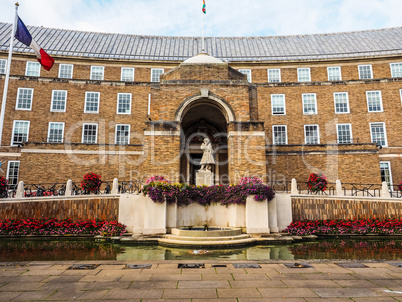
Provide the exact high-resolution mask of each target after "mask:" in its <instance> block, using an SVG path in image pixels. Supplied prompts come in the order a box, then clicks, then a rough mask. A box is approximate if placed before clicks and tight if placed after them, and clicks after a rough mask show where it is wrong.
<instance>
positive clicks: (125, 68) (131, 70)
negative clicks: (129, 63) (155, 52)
mask: <svg viewBox="0 0 402 302" xmlns="http://www.w3.org/2000/svg"><path fill="white" fill-rule="evenodd" d="M123 70H127V71H130V76H131V75H132V79H131V80H125V79H123ZM131 73H132V74H131ZM134 75H135V69H134V68H133V67H122V68H121V74H120V81H122V82H134Z"/></svg>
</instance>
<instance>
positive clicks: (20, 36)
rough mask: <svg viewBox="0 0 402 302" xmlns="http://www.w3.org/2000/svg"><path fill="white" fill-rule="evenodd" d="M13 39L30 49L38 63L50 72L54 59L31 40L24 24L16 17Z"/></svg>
mask: <svg viewBox="0 0 402 302" xmlns="http://www.w3.org/2000/svg"><path fill="white" fill-rule="evenodd" d="M15 38H16V39H17V40H18V41H20V42H21V43H23V44H25V45H26V46H29V47H31V48H32V49H33V50H34V51H35V54H36V57H37V58H38V61H39V63H40V64H41V65H42V66H43V68H44V69H46V70H48V71H49V70H50V69H51V68H52V66H53V64H54V59H53V58H52V57H51V56H49V55H48V54H47V53H46V51H44V50H43V49H42V48H41V47H40V46H39V44H38V43H36V41H35V40H34V39H33V38H32V36H31V34H30V33H29V31H28V29H27V27H26V26H25V24H24V22H22V20H21V19H20V17H18V21H17V30H16V31H15Z"/></svg>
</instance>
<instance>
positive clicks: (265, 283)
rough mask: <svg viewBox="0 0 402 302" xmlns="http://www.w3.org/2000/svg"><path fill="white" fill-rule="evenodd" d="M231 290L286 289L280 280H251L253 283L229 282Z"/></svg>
mask: <svg viewBox="0 0 402 302" xmlns="http://www.w3.org/2000/svg"><path fill="white" fill-rule="evenodd" d="M229 282H230V285H231V286H232V288H248V287H256V288H270V287H288V286H287V285H286V284H285V283H283V282H282V280H261V281H259V280H253V281H229Z"/></svg>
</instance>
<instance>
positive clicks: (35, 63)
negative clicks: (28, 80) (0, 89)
mask: <svg viewBox="0 0 402 302" xmlns="http://www.w3.org/2000/svg"><path fill="white" fill-rule="evenodd" d="M31 64H32V65H35V66H36V67H39V69H38V75H29V74H28V71H29V67H28V66H29V65H31ZM40 70H41V66H40V64H39V62H33V61H27V64H26V68H25V75H26V76H27V77H40Z"/></svg>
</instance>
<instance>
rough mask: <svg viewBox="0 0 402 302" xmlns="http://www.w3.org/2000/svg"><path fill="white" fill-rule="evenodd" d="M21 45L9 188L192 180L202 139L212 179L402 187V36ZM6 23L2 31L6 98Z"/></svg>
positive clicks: (39, 34) (76, 36)
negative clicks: (210, 155)
mask: <svg viewBox="0 0 402 302" xmlns="http://www.w3.org/2000/svg"><path fill="white" fill-rule="evenodd" d="M29 30H30V32H31V34H32V36H33V37H34V38H35V39H36V40H37V41H38V43H39V44H40V45H41V46H42V47H43V48H44V49H45V50H46V51H47V52H48V53H49V54H50V55H51V56H52V57H53V58H54V59H55V61H56V63H55V65H54V66H53V68H52V69H51V70H50V71H49V72H47V71H45V70H44V69H41V66H40V65H39V63H38V62H37V61H36V57H35V55H34V53H33V52H32V50H31V49H30V48H27V47H25V46H24V45H23V44H21V43H19V42H18V43H16V45H15V46H14V51H13V57H12V62H11V73H10V82H9V90H8V97H7V103H6V110H5V121H4V130H3V137H2V141H1V148H0V162H1V163H2V165H1V167H0V168H1V171H0V173H1V175H2V176H6V177H7V178H8V179H9V182H10V183H12V184H15V183H17V182H18V181H21V180H22V181H24V182H25V183H27V184H33V183H56V182H57V183H65V182H66V181H67V180H68V179H72V180H73V181H77V182H78V181H80V180H81V179H82V176H83V175H84V174H85V173H87V172H95V173H97V174H100V175H102V179H103V180H112V179H114V178H118V179H119V180H138V179H141V180H144V179H147V178H148V177H150V176H153V175H163V176H165V177H166V178H168V179H170V180H171V181H175V182H186V183H190V184H193V183H194V182H195V174H196V171H197V170H198V169H199V163H200V159H201V157H202V154H203V153H202V150H201V148H200V146H201V143H202V141H203V139H204V138H209V139H210V141H211V142H212V145H213V152H214V157H215V161H216V163H215V165H214V166H213V167H212V170H213V173H214V176H215V178H214V182H215V183H216V184H226V183H235V182H236V181H238V180H239V179H240V178H241V177H243V176H259V177H262V178H264V181H266V182H276V181H290V180H291V179H292V178H296V179H297V181H298V182H305V181H307V179H308V176H309V174H310V173H311V172H316V173H323V174H324V175H326V176H327V177H328V180H329V181H330V182H334V181H335V180H337V179H340V180H341V181H342V182H343V183H363V184H380V183H381V181H387V182H388V183H390V184H391V183H394V184H397V183H400V181H401V180H402V160H401V156H402V123H401V121H402V100H401V99H402V28H390V29H381V30H373V31H360V32H348V33H334V34H315V35H303V36H273V37H236V38H231V37H211V38H206V39H205V46H206V47H205V52H202V47H201V44H202V43H201V42H202V41H201V40H202V39H201V38H196V37H160V36H141V35H127V34H106V33H93V32H82V31H73V30H64V29H52V28H44V27H29ZM10 32H11V24H6V23H0V94H2V93H3V87H4V81H5V75H4V74H5V71H6V65H7V64H9V63H10V62H7V56H8V47H9V42H10V40H9V39H10Z"/></svg>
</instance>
